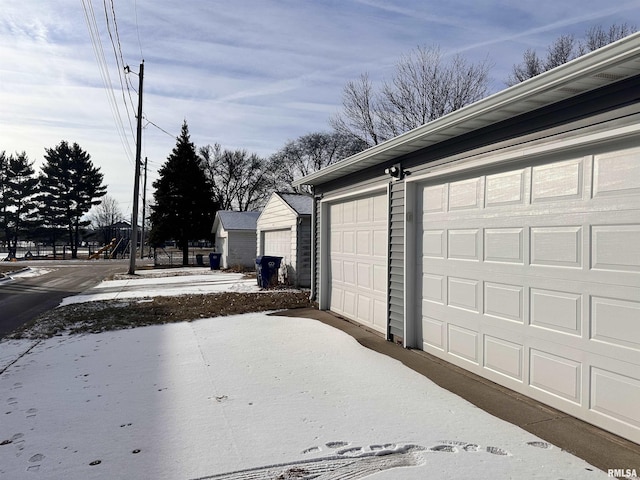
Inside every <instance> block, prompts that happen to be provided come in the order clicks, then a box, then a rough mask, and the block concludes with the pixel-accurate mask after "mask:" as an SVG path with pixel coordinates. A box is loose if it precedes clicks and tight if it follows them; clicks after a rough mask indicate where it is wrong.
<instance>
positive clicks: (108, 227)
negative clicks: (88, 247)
mask: <svg viewBox="0 0 640 480" xmlns="http://www.w3.org/2000/svg"><path fill="white" fill-rule="evenodd" d="M88 217H89V221H90V222H91V227H92V228H93V229H94V230H96V231H98V232H100V236H101V238H100V240H101V242H102V243H103V244H105V245H106V244H107V243H109V242H110V241H111V239H112V238H114V236H115V233H114V232H115V230H114V228H113V227H114V225H115V224H116V223H118V222H122V221H124V215H123V214H122V210H120V205H119V204H118V201H117V200H116V199H115V198H113V197H111V196H109V195H105V196H104V197H102V201H101V202H100V204H99V205H96V206H95V207H93V209H92V210H91V212H89V215H88Z"/></svg>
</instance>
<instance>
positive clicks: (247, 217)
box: [216, 210, 260, 230]
mask: <svg viewBox="0 0 640 480" xmlns="http://www.w3.org/2000/svg"><path fill="white" fill-rule="evenodd" d="M259 216H260V212H232V211H230V210H218V212H217V213H216V220H219V221H220V223H222V228H224V229H225V230H255V229H256V223H257V221H258V217H259Z"/></svg>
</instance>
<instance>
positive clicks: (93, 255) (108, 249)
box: [89, 238, 119, 260]
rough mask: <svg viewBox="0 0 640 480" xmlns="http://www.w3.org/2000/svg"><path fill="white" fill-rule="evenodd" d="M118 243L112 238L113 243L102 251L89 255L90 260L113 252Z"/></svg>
mask: <svg viewBox="0 0 640 480" xmlns="http://www.w3.org/2000/svg"><path fill="white" fill-rule="evenodd" d="M118 243H119V242H118V241H117V239H115V238H112V239H111V243H109V244H107V245H105V246H104V247H102V248H101V249H100V250H98V251H97V252H95V253H94V254H92V255H89V260H95V259H96V258H100V255H102V254H103V253H107V252H110V251H111V250H114V249H115V248H116V245H117V244H118Z"/></svg>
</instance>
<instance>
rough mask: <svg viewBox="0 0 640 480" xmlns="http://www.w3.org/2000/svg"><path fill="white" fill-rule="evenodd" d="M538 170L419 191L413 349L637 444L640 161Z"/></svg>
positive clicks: (570, 163)
mask: <svg viewBox="0 0 640 480" xmlns="http://www.w3.org/2000/svg"><path fill="white" fill-rule="evenodd" d="M546 162H547V163H538V164H535V165H534V164H522V165H520V166H518V167H515V166H511V167H510V168H509V169H508V170H504V171H498V172H494V173H492V174H490V175H478V174H476V175H471V176H470V175H467V176H460V175H458V176H457V177H451V178H448V179H446V181H444V180H440V181H439V182H434V183H430V184H427V185H425V186H424V187H423V188H422V189H421V193H422V195H421V199H420V200H419V202H420V206H421V211H422V214H421V216H420V217H421V218H419V228H418V232H419V235H420V238H419V239H418V242H417V244H418V245H421V248H422V251H421V268H419V269H418V270H419V276H418V279H417V281H418V286H419V289H420V288H421V290H422V295H421V298H420V306H419V311H420V312H421V316H420V321H421V325H419V326H418V329H419V330H421V337H422V342H423V343H422V346H423V348H424V350H425V351H427V352H429V353H432V354H434V355H436V356H438V357H441V358H444V359H446V360H448V361H450V362H452V363H455V364H457V365H459V366H462V367H463V368H466V369H468V370H471V371H473V372H475V373H477V374H479V375H481V376H484V377H487V378H489V379H491V380H493V381H495V382H497V383H500V384H503V385H505V386H507V387H510V388H512V389H514V390H516V391H519V392H522V393H524V394H526V395H529V396H531V397H533V398H536V399H538V400H540V401H542V402H545V403H547V404H550V405H552V406H554V407H556V408H558V409H560V410H563V411H565V412H568V413H570V414H572V415H574V416H576V417H579V418H582V419H584V420H586V421H588V422H590V423H594V424H596V425H599V426H601V427H603V428H606V429H608V430H611V431H614V432H616V433H618V434H620V435H622V436H624V437H626V438H630V439H631V440H634V441H635V442H638V441H640V409H639V408H638V405H640V149H632V150H624V151H618V152H605V153H602V154H595V155H588V156H584V157H578V158H567V157H564V158H561V159H560V158H557V157H556V158H555V159H548V160H547V161H546ZM418 211H420V209H419V210H418ZM418 258H420V256H419V257H418ZM419 289H418V291H420V290H419Z"/></svg>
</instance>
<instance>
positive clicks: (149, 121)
mask: <svg viewBox="0 0 640 480" xmlns="http://www.w3.org/2000/svg"><path fill="white" fill-rule="evenodd" d="M142 118H143V119H145V120H146V121H147V125H153V126H154V127H156V128H157V129H158V130H160V131H161V132H163V133H165V134H167V135H169V136H170V137H171V138H177V137H176V135H171V134H170V133H169V132H167V131H166V130H165V129H164V128H162V127H159V126H158V125H156V124H155V123H153V122H152V121H151V120H149V119H148V118H147V117H145V116H144V115H143V116H142ZM147 125H145V127H146V126H147Z"/></svg>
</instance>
